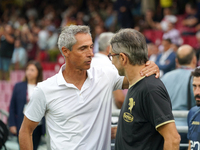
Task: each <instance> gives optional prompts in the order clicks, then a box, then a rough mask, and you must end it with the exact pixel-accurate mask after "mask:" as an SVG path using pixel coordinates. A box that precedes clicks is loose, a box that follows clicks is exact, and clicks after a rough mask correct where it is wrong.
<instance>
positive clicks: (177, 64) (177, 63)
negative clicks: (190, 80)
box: [175, 58, 180, 68]
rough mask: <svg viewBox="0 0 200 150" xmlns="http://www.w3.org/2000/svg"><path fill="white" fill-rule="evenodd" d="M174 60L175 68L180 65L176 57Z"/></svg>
mask: <svg viewBox="0 0 200 150" xmlns="http://www.w3.org/2000/svg"><path fill="white" fill-rule="evenodd" d="M175 61H176V68H179V67H180V64H179V62H178V59H177V58H176V59H175Z"/></svg>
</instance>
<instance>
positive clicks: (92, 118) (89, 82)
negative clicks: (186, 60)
mask: <svg viewBox="0 0 200 150" xmlns="http://www.w3.org/2000/svg"><path fill="white" fill-rule="evenodd" d="M58 47H59V49H60V51H61V53H62V55H63V56H64V57H65V61H66V63H65V64H64V65H63V66H62V67H61V69H60V71H59V73H58V74H56V75H55V76H53V77H51V78H49V79H47V80H45V81H43V82H41V83H39V84H38V85H37V87H36V88H35V91H34V93H33V96H32V97H31V101H30V103H29V105H28V107H27V109H26V111H25V117H24V120H23V123H22V126H21V129H20V132H19V143H20V150H31V149H32V147H33V145H32V141H31V134H32V132H33V130H34V129H35V127H36V126H37V124H38V123H39V122H40V120H41V118H42V117H43V116H45V118H46V124H47V130H48V133H49V136H50V147H51V149H52V150H66V149H70V150H84V149H85V150H109V149H110V139H111V138H110V136H111V135H110V134H111V98H112V91H113V90H116V89H122V88H128V86H129V84H128V82H127V79H126V78H124V77H120V76H119V75H118V73H117V71H116V69H110V68H106V67H105V68H96V67H91V68H90V64H91V60H92V57H93V42H92V38H91V34H90V29H89V27H88V26H76V25H71V26H68V27H64V28H63V29H62V32H61V34H60V36H59V39H58ZM148 73H149V74H148ZM154 73H156V77H158V76H159V69H158V67H157V66H156V65H155V64H154V63H153V62H150V63H148V66H147V67H145V68H143V70H142V75H144V74H148V75H150V74H154ZM142 75H141V76H142Z"/></svg>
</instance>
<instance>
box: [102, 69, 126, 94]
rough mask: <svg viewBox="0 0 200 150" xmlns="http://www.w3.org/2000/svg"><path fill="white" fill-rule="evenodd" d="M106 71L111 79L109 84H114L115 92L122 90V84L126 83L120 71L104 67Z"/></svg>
mask: <svg viewBox="0 0 200 150" xmlns="http://www.w3.org/2000/svg"><path fill="white" fill-rule="evenodd" d="M104 71H105V73H106V75H107V77H108V78H109V83H110V84H112V87H113V91H115V90H118V89H120V90H121V89H122V84H123V81H124V76H120V75H119V74H118V70H117V69H116V68H115V67H114V66H113V67H104Z"/></svg>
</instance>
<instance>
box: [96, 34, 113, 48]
mask: <svg viewBox="0 0 200 150" xmlns="http://www.w3.org/2000/svg"><path fill="white" fill-rule="evenodd" d="M113 36H114V33H112V32H104V33H101V34H100V35H99V40H98V43H99V51H101V52H102V51H105V50H106V48H107V47H108V46H109V45H110V40H111V38H112V37H113Z"/></svg>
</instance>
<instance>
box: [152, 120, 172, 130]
mask: <svg viewBox="0 0 200 150" xmlns="http://www.w3.org/2000/svg"><path fill="white" fill-rule="evenodd" d="M171 122H175V121H174V120H168V121H165V122H163V123H161V124H159V125H157V126H156V130H157V129H158V128H159V127H161V126H163V125H165V124H168V123H171Z"/></svg>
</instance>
